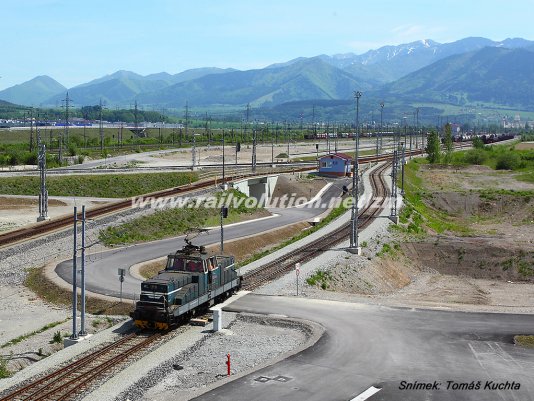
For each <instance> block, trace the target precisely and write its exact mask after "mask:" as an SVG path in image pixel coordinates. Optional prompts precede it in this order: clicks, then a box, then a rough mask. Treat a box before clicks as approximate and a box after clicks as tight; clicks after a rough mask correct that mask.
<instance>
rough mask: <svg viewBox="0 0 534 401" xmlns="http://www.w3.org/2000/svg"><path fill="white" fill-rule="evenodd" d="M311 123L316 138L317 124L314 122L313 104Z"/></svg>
mask: <svg viewBox="0 0 534 401" xmlns="http://www.w3.org/2000/svg"><path fill="white" fill-rule="evenodd" d="M312 124H313V134H314V137H315V138H317V124H315V105H313V109H312Z"/></svg>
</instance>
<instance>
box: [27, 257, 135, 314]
mask: <svg viewBox="0 0 534 401" xmlns="http://www.w3.org/2000/svg"><path fill="white" fill-rule="evenodd" d="M24 285H25V286H26V287H28V288H29V289H30V290H32V291H33V292H35V293H36V294H37V296H38V297H39V298H41V299H43V300H44V301H46V302H49V303H51V304H53V305H71V302H72V291H70V290H66V289H64V288H61V287H58V286H57V285H56V284H55V283H53V282H52V281H49V280H48V279H47V278H46V276H45V274H44V268H42V267H41V268H35V269H30V270H29V271H28V275H27V276H26V280H25V281H24ZM80 304H81V300H80V296H79V295H78V305H80ZM86 309H87V312H88V313H92V314H95V315H127V314H128V313H129V312H131V311H132V310H133V303H132V302H131V301H130V302H129V303H125V302H123V303H121V302H119V301H118V300H117V301H116V302H110V301H104V300H102V299H100V298H92V297H88V298H87V300H86Z"/></svg>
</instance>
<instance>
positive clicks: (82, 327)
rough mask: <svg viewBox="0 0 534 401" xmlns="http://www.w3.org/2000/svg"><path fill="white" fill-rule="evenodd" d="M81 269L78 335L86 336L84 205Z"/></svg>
mask: <svg viewBox="0 0 534 401" xmlns="http://www.w3.org/2000/svg"><path fill="white" fill-rule="evenodd" d="M81 251H82V257H81V259H82V260H81V263H82V269H81V273H82V274H81V287H82V296H81V318H80V333H79V334H80V336H82V337H83V336H86V335H87V331H86V330H85V205H82V249H81Z"/></svg>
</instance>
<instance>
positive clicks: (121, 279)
mask: <svg viewBox="0 0 534 401" xmlns="http://www.w3.org/2000/svg"><path fill="white" fill-rule="evenodd" d="M118 273H119V281H120V283H121V290H120V298H121V302H122V283H124V273H125V269H119V270H118Z"/></svg>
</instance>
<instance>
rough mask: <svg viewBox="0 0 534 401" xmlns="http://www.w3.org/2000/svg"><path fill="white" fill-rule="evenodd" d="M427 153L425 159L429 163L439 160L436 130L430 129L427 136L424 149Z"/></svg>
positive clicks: (439, 151) (438, 142) (438, 143)
mask: <svg viewBox="0 0 534 401" xmlns="http://www.w3.org/2000/svg"><path fill="white" fill-rule="evenodd" d="M425 151H426V153H427V155H428V156H427V157H426V158H427V159H428V161H429V162H430V163H432V164H435V163H439V162H440V160H441V143H440V139H439V135H438V133H437V132H436V131H432V132H431V133H430V135H429V136H428V142H427V145H426V149H425Z"/></svg>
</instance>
